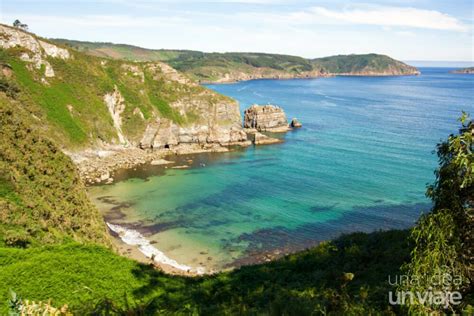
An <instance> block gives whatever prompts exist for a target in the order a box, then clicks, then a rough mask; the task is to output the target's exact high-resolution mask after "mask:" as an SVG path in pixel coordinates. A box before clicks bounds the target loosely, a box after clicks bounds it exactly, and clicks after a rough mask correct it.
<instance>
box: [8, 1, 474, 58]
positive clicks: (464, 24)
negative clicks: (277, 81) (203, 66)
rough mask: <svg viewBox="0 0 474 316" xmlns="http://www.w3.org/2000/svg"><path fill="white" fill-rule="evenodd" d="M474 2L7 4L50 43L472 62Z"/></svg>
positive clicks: (12, 15)
mask: <svg viewBox="0 0 474 316" xmlns="http://www.w3.org/2000/svg"><path fill="white" fill-rule="evenodd" d="M473 3H474V1H473V0H446V1H444V0H440V1H428V0H414V1H408V0H387V1H370V0H365V1H362V2H355V1H338V0H332V1H329V0H328V1H324V0H323V1H306V0H299V1H298V0H293V1H290V0H274V1H271V0H223V1H217V0H215V1H214V0H207V1H200V0H197V1H193V0H155V1H152V0H135V1H126V0H99V1H89V0H82V1H72V0H71V1H59V0H39V1H32V0H0V21H1V22H2V23H5V24H11V23H12V21H13V20H14V19H17V18H18V19H20V20H21V21H22V22H23V23H27V24H28V25H29V26H30V30H31V31H32V32H34V33H37V34H38V35H41V36H44V37H61V38H68V39H78V40H89V41H106V42H114V43H127V44H133V45H138V46H142V47H147V48H176V49H195V50H202V51H218V52H226V51H258V52H270V53H283V54H292V55H298V56H304V57H309V58H312V57H322V56H329V55H335V54H349V53H369V52H375V53H382V54H387V55H390V56H392V57H394V58H397V59H401V60H440V61H471V62H472V61H474V38H473V29H474V27H473Z"/></svg>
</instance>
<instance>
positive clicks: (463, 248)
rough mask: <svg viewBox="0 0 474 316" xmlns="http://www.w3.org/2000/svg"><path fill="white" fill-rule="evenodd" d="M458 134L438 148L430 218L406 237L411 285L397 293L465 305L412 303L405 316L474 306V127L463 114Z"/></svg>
mask: <svg viewBox="0 0 474 316" xmlns="http://www.w3.org/2000/svg"><path fill="white" fill-rule="evenodd" d="M460 121H461V124H462V126H461V129H460V132H459V134H457V135H450V136H449V138H448V140H447V141H445V142H443V143H441V144H439V145H438V157H439V164H440V166H439V168H438V169H437V170H436V173H435V174H436V181H435V183H434V184H433V185H432V186H430V187H429V188H428V191H427V195H428V196H429V197H430V198H431V199H432V200H433V203H434V206H433V209H432V211H431V213H429V214H426V215H424V216H422V217H421V218H420V220H419V222H418V224H417V225H416V226H415V227H414V228H413V230H412V232H411V239H412V240H413V241H414V244H415V247H414V249H413V251H412V254H411V256H412V259H411V261H410V262H409V263H408V264H406V265H405V266H404V267H403V271H404V273H406V275H408V276H409V280H410V282H405V283H406V284H402V285H401V287H400V290H401V291H409V292H411V293H437V292H438V293H454V292H459V293H460V294H461V295H463V297H464V305H463V304H461V305H455V304H452V302H449V301H448V302H447V303H446V304H436V302H433V301H431V302H430V301H427V302H420V300H414V301H413V302H411V304H410V305H409V311H410V312H412V313H414V314H418V313H434V312H449V313H452V312H455V311H459V310H460V309H462V308H463V307H464V306H465V305H466V304H467V303H468V302H469V301H471V304H473V305H474V293H472V291H473V285H474V284H473V283H474V240H473V232H474V186H473V184H474V173H473V168H474V154H473V144H472V138H473V134H474V124H473V123H472V121H470V120H469V117H468V116H467V114H465V113H463V116H462V118H461V119H460Z"/></svg>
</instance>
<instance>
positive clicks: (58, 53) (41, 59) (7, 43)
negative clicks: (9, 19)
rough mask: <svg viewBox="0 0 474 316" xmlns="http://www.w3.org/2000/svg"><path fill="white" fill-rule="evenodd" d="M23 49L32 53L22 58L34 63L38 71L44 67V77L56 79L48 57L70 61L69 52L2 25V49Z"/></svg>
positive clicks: (0, 30)
mask: <svg viewBox="0 0 474 316" xmlns="http://www.w3.org/2000/svg"><path fill="white" fill-rule="evenodd" d="M17 46H19V47H23V48H26V49H28V50H29V51H30V52H31V53H23V54H22V55H21V56H20V58H21V59H22V60H23V61H26V62H29V63H32V64H33V65H34V66H35V67H36V69H41V67H42V66H44V67H45V68H44V69H45V70H44V76H45V77H54V69H53V67H52V66H51V64H50V63H49V62H48V61H47V60H46V59H45V58H46V57H47V56H50V57H53V58H61V59H69V58H70V57H71V55H70V54H69V51H68V50H67V49H64V48H60V47H58V46H56V45H53V44H50V43H47V42H45V41H41V40H38V39H36V37H35V36H33V35H31V34H29V33H26V32H24V31H22V30H19V29H17V28H12V27H7V26H4V25H0V47H2V48H5V49H8V48H12V47H17Z"/></svg>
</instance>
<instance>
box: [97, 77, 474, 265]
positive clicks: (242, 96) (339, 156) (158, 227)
mask: <svg viewBox="0 0 474 316" xmlns="http://www.w3.org/2000/svg"><path fill="white" fill-rule="evenodd" d="M449 70H450V69H447V68H421V71H422V74H421V75H420V76H407V77H334V78H323V79H294V80H255V81H248V82H240V83H235V84H225V85H208V87H209V88H211V89H213V90H215V91H217V92H220V93H222V94H225V95H228V96H230V97H233V98H235V99H237V100H238V101H239V102H240V105H241V109H242V110H243V109H244V108H246V107H248V106H249V105H251V104H253V103H259V104H267V103H271V104H277V105H279V106H281V107H283V108H284V109H285V111H286V113H287V115H288V118H289V119H291V118H292V117H297V118H298V119H299V120H300V121H301V122H302V123H303V128H302V129H299V130H295V131H292V132H289V133H287V134H285V135H280V136H279V137H282V138H284V142H283V143H281V144H276V145H268V146H260V147H251V148H248V149H245V150H236V151H232V152H228V153H218V154H209V153H207V154H195V155H189V156H180V157H168V158H167V159H169V160H172V161H175V165H178V166H179V165H183V164H186V165H189V168H186V169H172V168H171V167H170V166H169V167H168V168H165V167H162V166H159V167H158V166H150V165H145V166H143V167H141V168H138V169H137V170H124V171H122V172H121V173H119V174H118V175H117V176H115V177H114V178H115V179H119V180H121V181H117V182H115V183H113V184H111V185H103V186H94V187H90V188H89V193H90V196H91V197H92V199H93V201H94V202H95V203H96V205H97V206H98V207H99V209H100V210H101V212H102V213H103V214H104V217H105V219H106V221H107V222H108V223H110V224H113V225H119V226H120V227H124V228H126V229H128V230H129V231H133V232H136V233H138V235H135V237H137V236H139V237H140V238H143V239H144V240H146V241H148V242H149V244H150V245H151V246H152V247H154V248H156V249H158V250H159V251H160V252H161V253H163V254H164V256H166V257H167V258H168V259H171V260H174V261H175V262H177V263H178V265H182V266H187V267H192V268H193V269H200V270H199V271H202V270H205V271H206V272H209V271H215V270H222V269H226V268H232V267H236V266H240V265H243V264H250V263H255V262H262V261H266V260H270V259H271V258H273V257H276V256H280V255H282V254H285V253H289V252H293V251H297V250H301V249H304V248H307V247H311V246H313V245H315V244H317V243H319V242H321V241H324V240H328V239H331V238H334V237H337V236H339V235H340V234H343V233H349V232H354V231H365V232H369V231H375V230H380V229H382V230H384V229H393V228H407V227H410V226H411V225H413V224H414V223H415V221H416V220H417V219H418V217H419V216H420V214H422V213H423V212H424V211H426V210H428V209H429V208H430V201H429V200H428V199H427V198H426V197H425V190H426V185H427V184H428V183H431V182H432V181H433V180H434V175H433V170H434V169H435V168H436V165H437V158H436V156H435V155H434V154H433V150H434V149H435V147H436V144H437V143H438V142H439V141H440V140H441V139H442V138H444V137H445V136H446V135H448V134H450V133H453V132H455V131H456V130H455V129H456V126H457V122H456V118H457V117H459V116H460V114H461V110H465V111H467V112H471V114H472V113H473V112H474V111H473V104H472V95H474V85H473V79H472V76H469V75H455V74H449V73H448V71H449ZM196 271H198V270H196Z"/></svg>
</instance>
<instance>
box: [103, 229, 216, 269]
mask: <svg viewBox="0 0 474 316" xmlns="http://www.w3.org/2000/svg"><path fill="white" fill-rule="evenodd" d="M106 226H107V230H108V231H109V234H110V236H111V237H112V238H111V239H112V243H113V245H114V247H115V248H116V249H117V252H118V254H119V255H121V256H124V257H126V258H129V259H132V260H135V261H138V262H140V263H144V264H148V265H152V266H153V267H154V268H155V269H159V270H161V271H162V272H164V273H166V274H171V275H181V276H188V277H194V276H204V275H211V274H214V273H216V272H219V271H212V270H211V271H208V270H207V269H206V268H205V267H190V266H187V265H184V264H180V263H178V262H176V261H175V260H173V259H172V258H169V257H167V256H166V254H164V253H163V252H162V251H160V250H159V249H158V248H156V247H154V246H153V245H152V244H151V243H150V242H149V241H148V240H147V239H146V238H145V237H144V236H143V235H142V234H140V233H139V232H137V231H135V230H132V229H128V228H126V227H125V226H121V225H116V224H111V223H108V222H106Z"/></svg>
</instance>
